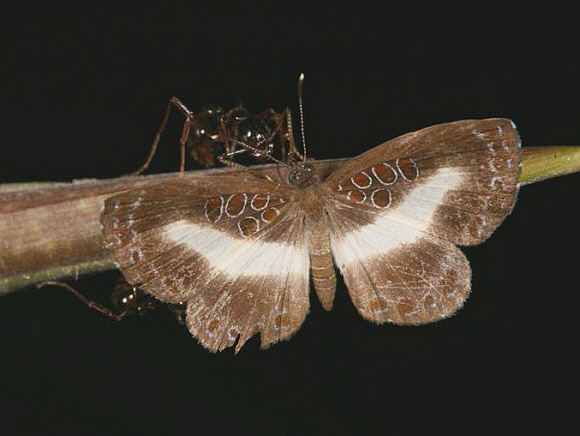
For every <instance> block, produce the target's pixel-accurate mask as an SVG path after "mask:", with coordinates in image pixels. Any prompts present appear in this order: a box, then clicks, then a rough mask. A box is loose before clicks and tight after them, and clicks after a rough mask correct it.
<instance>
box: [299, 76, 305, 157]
mask: <svg viewBox="0 0 580 436" xmlns="http://www.w3.org/2000/svg"><path fill="white" fill-rule="evenodd" d="M303 84H304V73H300V77H299V78H298V107H299V109H300V133H301V134H302V149H303V151H304V160H305V161H306V137H305V136H304V108H303V103H302V85H303Z"/></svg>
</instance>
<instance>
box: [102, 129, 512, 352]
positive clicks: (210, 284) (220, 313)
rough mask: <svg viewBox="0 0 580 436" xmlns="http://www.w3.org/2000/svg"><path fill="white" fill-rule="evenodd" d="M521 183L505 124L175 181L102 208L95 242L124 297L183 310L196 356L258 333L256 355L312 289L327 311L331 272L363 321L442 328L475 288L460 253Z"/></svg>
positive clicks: (289, 324) (506, 209)
mask: <svg viewBox="0 0 580 436" xmlns="http://www.w3.org/2000/svg"><path fill="white" fill-rule="evenodd" d="M520 173H521V147H520V139H519V135H518V133H517V130H516V127H515V125H514V123H513V122H512V121H510V120H508V119H499V118H496V119H484V120H465V121H457V122H452V123H446V124H439V125H435V126H432V127H427V128H424V129H422V130H419V131H416V132H413V133H408V134H405V135H403V136H400V137H397V138H395V139H392V140H390V141H388V142H385V143H384V144H382V145H379V146H377V147H375V148H373V149H371V150H369V151H367V152H365V153H363V154H361V155H359V156H358V157H355V158H353V159H348V160H341V161H319V162H317V161H304V160H303V161H297V162H294V163H293V164H292V165H288V166H280V165H262V166H257V167H251V168H249V169H244V168H228V169H226V170H225V171H221V172H216V173H213V174H211V175H209V176H200V175H196V174H191V173H182V174H180V175H176V177H175V178H174V179H172V180H165V181H163V182H160V183H158V184H155V185H152V186H149V187H145V188H143V189H135V190H131V191H127V192H124V193H121V194H119V195H116V196H114V197H111V198H109V199H107V200H106V202H105V205H104V209H103V212H102V215H101V224H102V232H103V235H104V239H105V243H106V245H107V247H108V248H109V249H110V250H111V251H112V253H113V255H114V257H115V260H116V262H117V264H118V266H119V268H120V269H121V271H122V272H123V274H124V276H125V278H126V279H127V281H128V282H129V283H130V284H131V285H133V286H137V287H139V288H140V289H143V290H145V291H147V292H149V293H151V294H152V295H154V296H155V297H156V298H158V299H159V300H161V301H164V302H168V303H184V304H185V305H186V307H187V309H186V324H187V326H188V328H189V330H190V331H191V333H192V334H193V336H195V337H196V338H197V339H198V340H199V341H200V342H201V343H202V344H203V346H204V347H206V348H208V349H209V350H211V351H219V350H223V349H225V348H227V347H232V346H235V351H236V352H238V351H239V350H240V348H241V347H242V346H243V345H244V343H245V342H246V341H247V340H248V339H249V338H250V337H252V336H253V335H255V334H256V333H260V338H261V346H262V348H266V347H268V346H269V345H271V344H273V343H275V342H277V341H280V340H283V339H288V338H290V337H291V336H292V335H293V334H294V333H295V332H296V331H297V330H298V329H299V328H300V325H301V324H302V323H303V321H304V319H305V317H306V315H307V313H308V310H309V289H310V278H311V279H312V284H313V286H314V289H315V291H316V294H317V296H318V299H319V300H320V303H321V304H322V306H323V307H324V308H325V309H326V310H330V309H331V308H332V305H333V300H334V295H335V290H336V281H337V278H336V273H335V265H336V267H338V270H339V271H340V273H341V274H342V276H343V278H344V281H345V283H346V286H347V288H348V292H349V294H350V297H351V299H352V302H353V304H354V306H355V307H356V309H357V310H358V312H359V313H360V314H361V315H362V316H363V317H364V318H365V319H367V320H369V321H372V322H375V323H379V324H380V323H384V322H392V323H396V324H423V323H428V322H432V321H437V320H440V319H442V318H445V317H448V316H450V315H451V314H453V313H454V312H455V311H456V310H458V309H459V308H460V307H461V306H462V304H463V302H464V301H465V299H466V298H467V297H468V294H469V291H470V285H471V269H470V266H469V263H468V261H467V259H466V257H465V255H464V254H463V252H462V251H461V250H460V249H459V248H458V247H457V245H474V244H479V243H481V242H483V241H485V240H486V239H487V238H488V237H489V236H490V235H491V234H492V232H493V231H494V230H495V229H496V228H497V227H498V226H499V225H500V224H501V223H502V221H503V220H504V219H505V218H506V216H507V215H508V214H509V213H510V212H511V211H512V209H513V207H514V204H515V201H516V197H517V193H518V180H519V177H520Z"/></svg>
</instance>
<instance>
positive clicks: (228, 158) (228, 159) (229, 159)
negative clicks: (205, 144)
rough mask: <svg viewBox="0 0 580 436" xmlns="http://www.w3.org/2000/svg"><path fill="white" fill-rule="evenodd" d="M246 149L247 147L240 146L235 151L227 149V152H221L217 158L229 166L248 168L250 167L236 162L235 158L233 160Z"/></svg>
mask: <svg viewBox="0 0 580 436" xmlns="http://www.w3.org/2000/svg"><path fill="white" fill-rule="evenodd" d="M226 149H227V145H226ZM246 151H247V150H246V149H245V148H239V149H237V150H233V151H226V152H225V153H222V154H220V155H219V156H218V157H217V158H218V160H219V161H220V162H221V163H223V164H224V165H226V166H228V167H232V168H243V169H247V168H248V167H246V166H245V165H242V164H239V163H237V162H234V160H233V157H234V156H235V155H237V154H241V153H245V152H246Z"/></svg>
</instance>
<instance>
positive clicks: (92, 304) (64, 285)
mask: <svg viewBox="0 0 580 436" xmlns="http://www.w3.org/2000/svg"><path fill="white" fill-rule="evenodd" d="M51 285H52V286H60V287H61V288H64V289H66V290H67V291H69V292H71V293H72V294H73V295H74V296H75V297H77V298H78V299H79V300H81V301H82V302H83V303H85V304H86V305H87V306H88V307H90V308H91V309H94V310H96V311H97V312H100V313H102V314H103V315H106V316H108V317H110V318H113V319H114V320H116V321H121V320H122V319H123V318H124V317H125V315H126V314H127V311H126V310H123V312H121V313H120V314H119V315H117V314H116V313H113V312H111V311H110V310H109V309H108V308H106V307H105V306H103V305H102V304H99V303H97V302H96V301H92V300H89V299H88V298H86V297H85V296H84V295H83V294H81V293H80V292H79V291H77V290H76V289H75V288H73V287H72V286H69V285H68V284H67V283H64V282H58V281H52V280H47V281H44V282H40V283H37V284H36V287H37V289H40V288H43V287H44V286H51Z"/></svg>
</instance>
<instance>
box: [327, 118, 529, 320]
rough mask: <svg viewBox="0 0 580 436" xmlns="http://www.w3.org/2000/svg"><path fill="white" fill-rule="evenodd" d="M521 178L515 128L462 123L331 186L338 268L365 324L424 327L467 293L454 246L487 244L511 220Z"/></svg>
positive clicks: (382, 153) (427, 132) (393, 150)
mask: <svg viewBox="0 0 580 436" xmlns="http://www.w3.org/2000/svg"><path fill="white" fill-rule="evenodd" d="M520 171H521V149H520V141H519V136H518V134H517V131H516V130H515V126H514V125H513V123H512V122H511V121H509V120H505V119H488V120H481V121H458V122H454V123H448V124H441V125H437V126H433V127H429V128H426V129H423V130H420V131H418V132H414V133H410V134H407V135H404V136H402V137H399V138H396V139H394V140H392V141H389V142H387V143H385V144H383V145H381V146H378V147H376V148H374V149H372V150H370V151H369V152H367V153H364V154H363V155H361V156H359V157H358V158H356V159H353V160H352V161H350V162H349V163H347V164H345V165H344V166H343V167H341V168H340V169H339V170H337V171H336V172H334V173H333V174H331V175H330V176H329V177H328V179H327V180H326V181H325V187H326V188H327V190H328V191H329V192H330V198H331V199H330V201H329V202H328V203H327V208H326V210H327V214H328V217H329V226H330V234H331V247H332V252H333V256H334V258H335V261H336V263H337V265H338V267H339V269H340V270H341V272H342V274H343V276H344V277H345V282H346V284H347V286H348V288H349V292H350V295H351V298H352V300H353V302H354V304H355V305H356V306H357V308H358V310H359V312H360V313H361V314H362V315H363V316H364V317H366V318H368V319H370V320H373V321H376V322H385V321H391V322H396V323H403V324H406V323H423V322H430V321H434V320H437V319H440V318H443V317H446V316H449V315H450V314H452V313H453V312H454V311H455V310H457V309H458V308H459V307H460V306H461V305H462V304H463V301H464V300H465V298H466V297H467V295H468V292H469V287H470V281H471V280H470V279H471V271H470V268H469V264H468V262H467V260H466V258H465V256H464V255H463V253H462V252H461V251H460V250H459V249H458V248H457V247H455V246H454V244H460V245H468V244H477V243H480V242H482V241H484V240H485V239H486V238H488V237H489V236H490V235H491V233H492V232H493V231H494V230H495V229H496V228H497V226H499V224H501V222H502V221H503V220H504V219H505V217H506V216H507V215H508V214H509V213H510V212H511V210H512V208H513V206H514V203H515V200H516V196H517V190H518V185H517V183H518V180H519V175H520Z"/></svg>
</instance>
